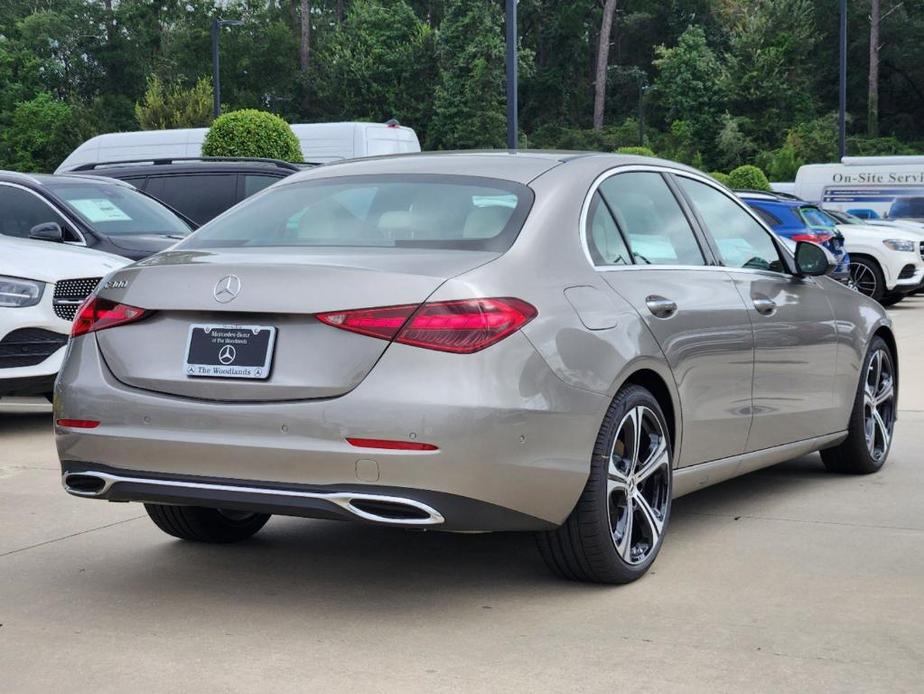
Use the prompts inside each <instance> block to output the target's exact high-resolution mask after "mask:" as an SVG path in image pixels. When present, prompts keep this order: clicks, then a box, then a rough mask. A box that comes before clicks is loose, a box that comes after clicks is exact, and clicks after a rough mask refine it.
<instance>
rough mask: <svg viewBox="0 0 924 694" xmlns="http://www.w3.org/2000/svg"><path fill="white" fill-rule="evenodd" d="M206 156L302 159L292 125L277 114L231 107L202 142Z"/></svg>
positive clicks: (214, 124) (217, 120) (300, 149)
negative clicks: (232, 108) (234, 109)
mask: <svg viewBox="0 0 924 694" xmlns="http://www.w3.org/2000/svg"><path fill="white" fill-rule="evenodd" d="M202 154H203V156H206V157H267V158H269V159H282V160H283V161H295V162H298V161H302V160H303V159H304V157H303V156H302V148H301V145H299V143H298V138H297V137H295V133H293V132H292V128H290V127H289V124H288V123H286V122H285V121H284V120H283V119H282V118H280V117H279V116H275V115H273V114H272V113H267V112H266V111H257V110H256V109H244V110H242V111H232V112H231V113H226V114H224V115H223V116H219V117H218V118H216V119H215V122H214V123H212V127H211V128H209V131H208V133H207V134H206V136H205V142H203V143H202Z"/></svg>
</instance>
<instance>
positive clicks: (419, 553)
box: [94, 456, 832, 614]
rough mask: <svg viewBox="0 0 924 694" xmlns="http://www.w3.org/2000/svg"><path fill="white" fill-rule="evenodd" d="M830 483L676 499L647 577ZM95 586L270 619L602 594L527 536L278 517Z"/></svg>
mask: <svg viewBox="0 0 924 694" xmlns="http://www.w3.org/2000/svg"><path fill="white" fill-rule="evenodd" d="M831 480H832V476H831V475H828V474H827V473H825V472H824V469H823V467H822V465H821V463H820V461H819V460H818V457H817V456H808V457H806V458H803V459H800V460H797V461H793V462H789V463H783V464H781V465H778V466H776V467H774V468H770V469H767V470H764V471H760V472H757V473H753V474H751V475H747V476H744V477H741V478H737V479H735V480H732V481H729V482H726V483H723V484H720V485H717V486H715V487H712V488H710V489H708V490H704V491H702V492H699V493H697V494H693V495H690V496H688V497H684V498H683V499H679V500H677V502H676V503H675V509H674V513H673V518H672V521H671V530H670V533H669V536H668V541H667V542H666V544H665V547H664V549H663V550H662V555H661V558H660V559H659V563H658V564H656V565H655V567H654V570H653V571H652V572H651V575H654V574H655V573H656V572H657V570H658V569H659V567H661V566H666V564H667V561H666V560H669V559H668V558H669V556H670V554H671V553H672V546H677V547H679V546H680V543H683V544H687V543H695V542H697V536H699V535H702V534H708V533H710V532H712V531H714V530H715V529H716V526H717V525H720V524H722V523H723V522H724V521H723V520H722V517H726V521H730V520H732V517H733V515H746V514H747V512H748V509H749V507H751V506H753V505H755V504H756V503H759V502H760V501H761V500H762V499H765V498H766V497H767V495H771V496H772V495H785V494H787V493H789V492H791V491H792V489H791V488H792V487H805V486H806V485H809V486H811V485H814V484H828V483H830V482H831ZM703 516H717V518H715V520H714V521H713V520H711V519H710V518H704V517H703ZM138 523H147V519H141V520H138V521H133V522H132V523H131V524H130V525H131V526H132V528H133V530H137V529H139V527H140V526H139V525H138ZM98 546H99V545H97V547H98ZM115 549H116V548H113V550H114V551H115ZM94 575H95V581H96V586H95V587H96V588H97V589H103V590H105V591H107V592H109V591H111V592H112V593H114V594H120V595H123V596H125V597H126V598H129V597H131V596H129V595H127V594H128V593H134V592H136V591H140V592H149V591H155V592H157V593H160V594H164V595H185V596H186V598H187V599H192V598H193V596H192V595H191V594H190V591H193V592H194V593H196V599H204V600H205V601H206V602H214V601H235V602H240V601H244V602H246V603H248V604H249V605H250V606H251V607H256V608H259V607H262V606H263V605H261V603H265V604H266V607H267V609H271V607H270V606H275V609H278V606H279V604H280V601H283V604H286V605H288V606H289V607H291V608H292V609H294V610H298V609H299V608H304V609H310V607H311V605H312V604H314V603H317V602H318V601H319V600H320V601H323V602H334V603H337V604H338V605H341V606H342V609H344V610H347V611H349V612H353V611H360V612H363V613H367V614H374V613H379V614H385V613H392V612H394V611H400V612H404V613H406V612H408V611H410V612H412V613H413V612H415V611H417V610H421V611H422V612H428V611H429V614H432V610H433V608H434V604H433V603H434V602H437V601H445V602H446V606H447V607H451V606H452V605H453V604H456V605H458V604H465V603H466V602H467V601H472V600H475V601H484V600H488V601H491V600H501V599H503V597H504V594H505V593H512V592H513V591H516V592H518V593H519V592H521V591H523V590H524V589H525V590H532V591H534V592H535V595H536V597H541V596H542V595H546V594H549V595H551V594H556V593H560V592H561V591H562V590H568V591H570V592H572V594H573V593H574V592H578V593H580V592H588V593H593V592H594V591H598V590H601V589H605V588H604V587H601V586H595V585H587V584H579V583H571V582H564V581H561V580H560V579H558V578H556V577H555V576H553V575H552V574H551V573H550V572H549V571H548V570H547V569H546V568H545V566H544V564H543V562H542V560H541V558H540V556H539V554H538V551H537V549H536V546H535V542H534V539H533V537H532V535H531V534H529V533H485V534H454V533H440V532H421V531H411V530H401V529H394V528H381V527H373V526H361V525H357V524H353V523H347V522H340V521H313V520H305V519H297V518H278V517H277V518H273V519H271V521H270V523H269V524H268V525H267V526H266V527H265V528H264V529H263V530H262V531H261V532H260V533H259V534H258V535H257V536H256V537H254V538H253V539H251V540H248V541H246V542H242V543H239V544H235V545H197V544H192V543H184V542H180V541H173V540H169V539H163V536H161V535H159V534H158V533H157V531H156V530H155V529H154V528H153V526H151V527H150V532H148V531H147V530H145V532H144V534H143V536H139V535H138V534H137V532H133V541H132V545H131V547H130V549H129V551H127V552H126V553H119V554H115V555H113V556H110V557H109V558H108V559H107V560H106V567H105V569H103V567H102V566H100V567H97V568H96V570H94ZM100 582H101V584H100ZM643 583H644V582H643ZM638 585H640V584H638ZM450 594H451V596H452V597H451V598H450V597H448V596H449V595H450ZM489 608H490V605H488V607H486V609H489Z"/></svg>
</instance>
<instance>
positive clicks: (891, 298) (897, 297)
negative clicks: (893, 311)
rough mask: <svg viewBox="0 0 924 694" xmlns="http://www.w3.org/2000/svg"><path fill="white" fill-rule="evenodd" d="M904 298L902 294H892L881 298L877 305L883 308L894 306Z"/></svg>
mask: <svg viewBox="0 0 924 694" xmlns="http://www.w3.org/2000/svg"><path fill="white" fill-rule="evenodd" d="M904 298H905V295H904V294H898V293H896V292H892V293H890V294H886V295H885V296H884V297H882V300H881V301H880V302H879V303H880V304H882V305H883V306H894V305H895V304H897V303H898V302H899V301H901V300H902V299H904Z"/></svg>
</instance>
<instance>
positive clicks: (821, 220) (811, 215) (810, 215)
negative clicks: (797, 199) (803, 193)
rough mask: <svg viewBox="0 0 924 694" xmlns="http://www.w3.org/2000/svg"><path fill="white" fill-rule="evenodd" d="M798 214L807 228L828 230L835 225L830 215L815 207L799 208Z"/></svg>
mask: <svg viewBox="0 0 924 694" xmlns="http://www.w3.org/2000/svg"><path fill="white" fill-rule="evenodd" d="M799 213H800V214H801V215H802V219H803V220H805V223H806V224H807V225H808V226H810V227H815V228H816V229H830V228H831V227H833V226H836V224H837V223H836V222H835V220H834V219H833V218H832V217H831V216H830V215H828V214H827V213H826V212H822V211H821V210H819V209H818V208H817V207H800V208H799Z"/></svg>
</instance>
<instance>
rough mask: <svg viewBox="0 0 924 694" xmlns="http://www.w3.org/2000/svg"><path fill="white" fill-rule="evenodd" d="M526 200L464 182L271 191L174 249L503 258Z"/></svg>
mask: <svg viewBox="0 0 924 694" xmlns="http://www.w3.org/2000/svg"><path fill="white" fill-rule="evenodd" d="M532 200H533V195H532V192H531V191H530V190H529V188H527V187H526V186H524V185H521V184H518V183H513V182H511V181H502V180H497V179H488V178H477V177H470V176H381V175H380V176H350V177H343V178H334V179H321V180H316V181H311V180H309V181H301V182H298V183H290V184H288V185H279V186H275V187H273V188H270V189H269V190H267V191H265V192H264V193H261V194H259V195H257V196H255V197H254V198H251V199H250V200H249V201H247V202H245V203H243V204H241V205H239V206H237V207H236V208H234V209H232V210H230V211H229V212H227V213H226V214H224V215H222V216H220V217H218V218H216V219H215V220H213V221H212V222H209V223H208V224H206V225H205V226H203V227H202V228H201V229H199V231H197V232H196V233H195V234H193V235H192V236H190V237H189V238H188V239H187V240H186V241H184V242H183V243H182V244H180V246H179V247H181V248H219V247H241V246H251V247H256V246H261V247H266V246H363V247H386V248H387V247H394V248H436V249H463V250H485V251H499V252H503V251H506V250H507V249H508V248H509V247H510V246H511V244H512V243H513V241H514V239H515V238H516V236H517V234H518V233H519V231H520V227H522V225H523V222H524V220H525V219H526V215H527V213H528V212H529V207H530V205H531V204H532Z"/></svg>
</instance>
